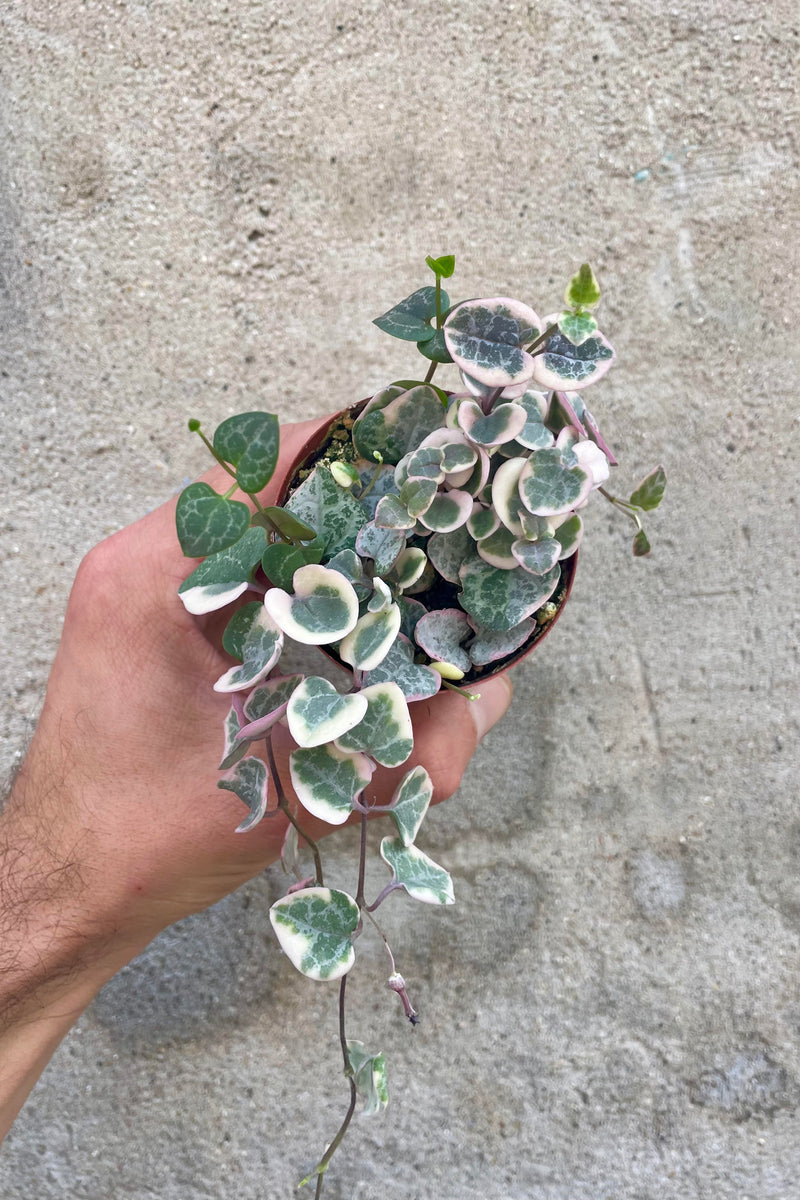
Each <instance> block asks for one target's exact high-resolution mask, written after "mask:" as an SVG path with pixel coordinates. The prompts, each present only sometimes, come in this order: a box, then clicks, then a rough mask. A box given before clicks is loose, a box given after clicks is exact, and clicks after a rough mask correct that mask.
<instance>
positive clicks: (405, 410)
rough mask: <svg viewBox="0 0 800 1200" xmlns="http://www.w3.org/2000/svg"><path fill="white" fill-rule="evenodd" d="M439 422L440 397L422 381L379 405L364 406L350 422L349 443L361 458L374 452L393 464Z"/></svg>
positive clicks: (440, 415) (415, 447) (440, 417)
mask: <svg viewBox="0 0 800 1200" xmlns="http://www.w3.org/2000/svg"><path fill="white" fill-rule="evenodd" d="M443 424H444V410H443V408H442V403H441V400H440V399H439V396H438V394H437V392H436V391H435V390H434V389H433V388H432V387H430V386H429V385H428V384H424V383H423V384H418V385H417V386H416V387H413V388H410V389H409V390H408V391H406V392H401V394H400V395H399V396H397V397H395V398H394V399H393V400H390V401H389V403H388V404H387V405H386V406H385V407H383V408H377V407H375V408H369V407H368V408H366V409H365V410H364V412H363V413H362V414H361V416H360V417H359V418H358V419H357V420H356V422H355V424H354V425H353V442H354V444H355V447H356V449H357V451H358V453H359V454H360V455H362V457H363V458H366V459H370V458H373V457H374V454H375V452H376V451H377V452H378V453H379V454H380V455H381V457H382V460H383V462H385V463H392V464H393V465H396V464H397V463H399V462H400V459H401V458H402V457H403V455H405V454H408V452H409V451H410V450H416V449H417V447H418V446H419V445H420V443H421V442H422V441H423V439H424V438H425V437H426V436H427V435H428V434H429V433H432V432H433V430H434V429H438V428H440V427H441V426H442V425H443Z"/></svg>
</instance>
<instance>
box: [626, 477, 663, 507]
mask: <svg viewBox="0 0 800 1200" xmlns="http://www.w3.org/2000/svg"><path fill="white" fill-rule="evenodd" d="M666 486H667V475H666V472H665V470H664V468H663V467H661V466H658V467H656V468H655V470H653V471H651V472H650V474H649V475H645V477H644V479H643V480H642V482H641V483H640V484H639V485H638V487H636V488H634V490H633V491H632V492H631V504H635V505H636V507H637V508H642V509H644V511H645V512H650V511H651V510H652V509H654V508H658V506H659V504H660V503H661V501H662V500H663V498H664V488H665V487H666Z"/></svg>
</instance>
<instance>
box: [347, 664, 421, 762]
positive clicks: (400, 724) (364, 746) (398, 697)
mask: <svg viewBox="0 0 800 1200" xmlns="http://www.w3.org/2000/svg"><path fill="white" fill-rule="evenodd" d="M358 694H359V695H360V696H363V697H364V699H365V700H366V701H367V711H366V713H365V715H364V716H363V717H362V719H361V721H360V722H359V723H358V725H355V726H353V728H352V729H351V730H349V731H348V732H347V733H345V734H343V735H342V736H341V737H338V738H337V739H336V745H337V746H338V747H339V749H340V750H346V751H348V753H353V751H362V752H363V753H365V754H368V755H369V756H370V758H374V759H375V761H376V762H379V763H380V764H381V766H383V767H399V766H400V764H401V763H404V762H405V761H406V759H407V758H408V756H409V754H410V753H411V751H412V750H413V749H414V731H413V729H412V727H411V717H410V716H409V712H408V703H407V701H406V698H405V696H404V695H403V691H402V688H400V687H399V686H398V684H396V683H394V682H391V681H388V680H387V681H386V682H385V683H373V684H371V685H370V686H369V687H365V688H362V689H361V691H360V692H359V693H358Z"/></svg>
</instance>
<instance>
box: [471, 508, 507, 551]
mask: <svg viewBox="0 0 800 1200" xmlns="http://www.w3.org/2000/svg"><path fill="white" fill-rule="evenodd" d="M499 524H500V518H499V517H498V515H497V513H496V512H493V511H492V510H491V508H484V506H483V505H482V504H473V506H472V512H471V513H470V515H469V518H468V519H467V529H468V530H469V532H470V533H471V534H472V536H473V537H474V538H475V541H476V542H478V541H480V539H481V538H485V537H488V536H489V534H490V533H494V531H495V529H497V526H498V525H499Z"/></svg>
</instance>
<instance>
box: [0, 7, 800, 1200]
mask: <svg viewBox="0 0 800 1200" xmlns="http://www.w3.org/2000/svg"><path fill="white" fill-rule="evenodd" d="M0 27H1V28H2V58H3V80H4V84H3V87H4V92H3V100H2V122H3V130H2V141H3V146H4V154H3V162H2V173H1V175H0V185H1V186H2V193H3V195H2V204H1V205H0V221H1V222H2V225H1V226H0V253H1V254H2V267H3V272H2V273H3V290H2V292H0V302H1V303H2V306H3V325H4V336H3V348H2V380H1V382H2V396H3V398H2V429H3V444H4V445H3V454H2V470H3V473H4V481H5V487H4V494H5V497H6V500H5V512H4V515H3V518H2V525H3V539H2V544H3V549H2V558H3V580H4V588H3V610H4V636H3V644H4V647H5V655H4V658H3V663H2V676H3V695H4V696H6V697H7V700H8V702H7V704H6V706H5V708H4V713H3V726H4V728H3V733H4V738H5V740H4V743H3V758H4V763H5V766H7V767H11V766H12V765H13V763H14V761H15V759H16V757H17V756H18V755H19V754H20V752H21V750H22V748H23V747H24V745H25V742H26V739H27V737H28V734H29V732H30V730H31V729H32V727H33V725H34V723H35V721H36V715H37V712H38V709H39V705H40V702H41V698H42V694H43V689H44V685H45V680H46V677H47V671H48V664H49V662H50V660H51V657H52V655H53V652H54V648H55V645H56V641H57V638H58V634H59V625H60V619H61V615H62V613H63V609H64V604H65V601H66V597H67V592H68V588H69V584H70V581H71V578H72V575H73V573H74V571H75V568H76V565H77V563H78V561H79V559H80V557H81V555H82V554H83V553H84V552H85V551H86V550H87V549H88V548H89V547H90V546H91V545H92V544H93V543H94V542H95V541H96V540H98V539H99V538H101V537H102V536H103V535H104V534H105V533H106V532H108V531H110V530H112V529H115V528H118V527H119V526H121V525H123V524H125V523H126V522H128V521H130V520H132V519H133V518H136V517H138V516H139V515H141V514H142V513H143V512H145V511H146V510H147V509H149V508H151V507H152V506H153V505H155V504H157V503H159V502H160V501H162V500H163V499H165V498H167V497H168V496H170V495H171V494H172V493H173V491H174V490H175V489H176V488H177V487H178V486H179V485H180V484H181V483H182V482H183V481H185V480H186V479H187V478H189V477H192V476H193V475H195V474H196V473H198V472H199V471H200V470H201V469H204V468H205V462H204V460H203V457H202V455H201V453H200V448H199V446H198V444H197V443H196V442H195V441H194V440H193V439H191V438H190V437H189V436H188V434H185V418H186V417H187V416H188V415H197V416H200V417H201V418H203V419H204V420H205V421H206V422H207V424H209V425H212V426H213V424H214V423H215V422H217V421H218V420H220V419H222V418H223V417H225V416H227V415H229V414H230V413H233V412H235V411H237V410H239V409H241V408H243V407H246V406H252V405H253V404H254V403H257V404H259V405H264V406H267V407H269V408H272V409H274V410H276V411H278V412H280V414H281V415H282V416H283V417H285V418H298V417H302V416H310V415H316V414H321V413H323V412H325V411H327V410H330V409H334V408H338V407H341V406H343V405H345V404H348V403H350V402H351V401H353V400H354V399H357V398H359V397H361V396H364V395H367V394H368V393H369V392H371V391H372V390H373V389H375V388H376V387H377V386H378V385H380V384H382V383H384V382H386V381H388V380H389V379H392V378H396V377H398V376H402V375H403V374H407V373H408V372H410V371H413V370H414V369H415V352H414V351H413V348H404V347H403V346H402V345H401V344H400V343H393V342H390V341H389V340H388V339H386V338H385V337H384V336H383V335H382V334H380V333H379V332H378V331H377V330H376V329H375V328H374V327H373V326H371V325H370V319H371V317H372V316H374V315H375V314H377V313H379V312H381V311H383V310H384V309H385V308H386V307H387V306H388V305H389V304H390V303H392V302H394V301H395V300H397V299H399V298H400V297H401V296H403V295H406V294H407V293H408V292H409V291H411V290H413V289H414V288H415V287H417V286H419V285H420V284H421V283H422V282H424V274H423V273H422V266H421V260H422V257H423V256H424V255H425V254H426V253H444V252H453V253H455V254H456V256H457V259H458V273H457V277H456V281H455V282H456V286H455V288H454V293H455V294H456V295H458V296H470V295H476V294H487V293H489V294H492V293H495V294H498V293H503V292H507V293H509V294H511V295H517V296H519V297H520V298H523V299H526V300H529V301H530V302H531V303H533V304H534V306H535V307H539V306H541V310H543V311H546V310H547V308H548V306H551V307H553V306H555V305H556V304H557V303H558V302H559V298H560V294H561V290H562V288H563V284H564V280H565V278H566V276H567V274H568V272H570V271H571V270H572V269H573V268H574V267H575V266H576V264H577V263H578V262H580V261H581V260H582V259H584V258H587V259H589V260H591V261H592V262H593V263H594V265H595V267H596V269H597V271H598V274H599V275H600V277H601V281H602V283H603V286H604V289H605V296H606V299H605V302H604V307H603V317H604V327H605V328H606V330H607V332H608V334H609V335H610V336H611V338H612V340H613V341H614V343H615V345H616V347H617V350H618V353H619V359H620V363H619V366H618V367H617V368H616V369H615V371H614V372H613V373H612V374H611V376H610V377H609V378H608V379H607V380H606V381H604V382H603V383H602V384H600V385H599V386H598V387H597V388H596V389H595V390H594V392H593V393H592V399H593V404H592V407H593V408H594V409H595V411H596V412H597V413H598V414H599V415H601V417H602V423H603V426H604V427H605V430H606V432H607V434H608V436H609V437H610V439H611V441H612V443H613V444H614V445H615V447H616V448H617V450H618V452H619V457H620V459H621V460H622V462H623V464H624V466H623V467H622V474H623V476H624V479H625V481H626V482H627V483H633V482H635V480H636V478H638V476H639V474H641V473H643V471H644V469H646V468H648V467H649V466H651V465H652V464H653V463H654V462H655V461H658V460H659V459H660V460H663V461H664V463H665V464H666V467H667V470H668V472H669V475H670V480H671V482H670V490H669V493H668V503H667V504H666V506H665V508H664V511H663V512H662V513H661V514H659V515H657V516H656V517H655V518H654V519H653V520H652V521H651V522H650V527H651V531H652V534H653V539H654V544H655V552H654V555H653V557H652V561H645V562H641V561H634V560H632V559H631V558H630V557H629V532H630V531H629V528H628V527H627V524H626V522H625V521H624V518H621V517H620V519H617V518H616V516H615V514H614V513H613V512H612V511H611V510H610V509H607V508H605V507H604V506H603V507H601V502H600V501H599V499H598V501H597V502H596V503H595V504H594V505H593V508H592V513H591V517H590V530H589V535H588V537H587V539H586V541H585V549H584V550H582V552H581V563H580V569H579V572H578V579H577V584H576V587H575V592H574V598H573V600H572V601H571V603H570V605H569V606H568V610H567V612H566V613H565V615H564V617H563V619H562V621H561V622H560V625H559V628H558V630H557V631H554V633H553V635H552V637H550V638H549V639H548V641H547V642H546V643H545V645H544V646H543V647H542V648H541V649H540V650H539V651H537V653H536V654H535V655H534V656H533V658H532V659H530V660H529V661H528V662H527V663H526V664H525V665H524V666H522V667H521V668H520V669H518V670H517V671H516V675H515V681H516V688H517V692H516V699H515V702H514V707H513V711H512V714H511V717H510V719H509V720H508V721H507V722H506V723H505V724H504V726H503V727H502V728H500V729H498V730H497V731H495V732H494V733H493V734H492V735H491V736H490V737H489V739H488V740H487V741H486V742H485V743H484V745H483V747H482V748H481V750H480V752H479V753H478V755H477V756H476V758H475V760H474V764H473V766H472V767H471V769H470V772H469V774H468V776H467V777H466V779H465V780H464V784H463V787H462V788H461V791H460V795H459V798H458V799H456V800H454V801H452V802H451V803H448V804H447V805H445V806H444V808H443V809H439V810H438V811H437V812H436V813H434V814H433V815H432V816H431V817H430V818H429V823H428V826H427V828H426V831H425V833H424V834H423V835H422V838H421V840H422V842H423V844H424V847H425V849H426V850H427V851H428V852H429V853H430V854H431V855H432V856H433V857H435V858H436V859H438V860H439V861H442V862H443V863H445V864H446V865H447V866H449V867H450V868H451V870H452V872H453V875H454V878H455V886H456V893H457V901H458V903H457V905H456V907H455V908H453V909H449V910H446V911H445V910H443V911H433V910H431V909H429V908H428V907H426V906H423V905H416V906H415V905H413V904H412V903H411V902H410V901H406V902H402V901H399V900H398V901H397V902H396V903H395V899H394V898H393V899H392V901H390V902H389V903H388V904H387V905H386V908H385V909H384V910H383V911H384V912H386V920H387V924H388V925H389V926H390V928H391V929H392V930H393V932H394V935H395V941H396V945H397V950H398V956H399V964H400V967H401V969H402V970H403V972H404V974H405V975H406V977H407V979H408V980H409V981H410V983H411V986H412V987H413V991H414V996H415V997H416V998H417V1000H418V1003H419V1006H420V1008H421V1009H422V1012H423V1017H424V1019H423V1022H422V1024H421V1025H420V1026H419V1027H418V1028H417V1029H416V1030H415V1031H413V1032H412V1031H411V1030H410V1029H409V1028H408V1027H407V1026H406V1025H405V1024H404V1023H403V1022H402V1020H401V1018H400V1017H399V1016H398V1006H397V1005H396V1003H395V1002H394V1000H393V999H392V997H390V996H388V994H386V993H385V992H384V991H383V989H382V980H383V977H384V974H385V963H384V960H383V952H382V951H381V949H380V947H379V946H378V945H376V944H375V943H374V942H367V944H366V945H364V946H363V950H362V954H361V959H360V967H359V969H358V970H357V972H356V973H355V975H354V976H353V988H352V998H353V1001H354V1003H353V1007H352V1011H353V1013H354V1017H353V1019H352V1023H351V1032H352V1034H353V1035H354V1036H360V1037H362V1038H363V1040H365V1041H368V1042H370V1043H375V1044H376V1045H382V1046H383V1047H384V1048H385V1050H386V1052H387V1056H388V1060H389V1065H390V1071H391V1087H392V1102H391V1107H390V1109H389V1111H388V1113H387V1114H386V1115H385V1116H384V1117H379V1118H374V1119H372V1120H364V1121H359V1122H358V1123H357V1125H356V1128H355V1132H354V1133H353V1135H352V1137H351V1138H350V1142H349V1148H348V1149H347V1151H346V1152H344V1153H343V1154H342V1156H341V1159H340V1161H338V1162H337V1163H336V1166H335V1169H332V1170H331V1172H330V1174H329V1176H328V1180H327V1182H326V1195H327V1196H329V1197H330V1200H345V1198H346V1200H356V1198H357V1200H367V1198H369V1200H371V1198H373V1197H384V1196H396V1197H403V1198H404V1200H410V1198H415V1200H428V1198H429V1197H432V1196H435V1197H438V1198H441V1200H523V1198H524V1200H645V1198H647V1200H650V1198H656V1197H657V1198H658V1200H695V1198H697V1200H700V1198H703V1200H707V1198H709V1197H714V1198H715V1200H734V1198H735V1200H745V1198H747V1200H796V1198H797V1197H800V1137H798V1132H797V1120H796V1109H797V1105H798V1100H799V1099H800V993H799V992H798V978H799V977H800V884H798V879H799V878H800V817H799V816H798V812H797V805H796V783H795V778H796V777H795V776H793V773H792V771H793V768H796V767H797V718H796V701H797V683H798V679H797V640H796V626H793V624H792V622H793V619H794V615H795V608H796V588H797V568H796V561H797V554H796V547H797V539H796V528H797V526H796V506H795V496H796V486H797V478H796V465H795V464H796V457H795V443H796V440H797V422H796V400H795V395H796V386H797V375H796V369H795V365H794V363H793V361H792V353H793V351H794V350H795V348H796V342H797V338H796V329H795V321H796V308H797V301H798V294H797V283H796V281H797V278H798V268H799V267H800V264H798V255H797V241H798V238H797V223H796V217H797V208H798V159H797V146H796V143H795V140H794V139H795V136H796V132H797V105H796V99H797V97H796V90H795V87H796V84H795V78H796V77H795V63H796V51H797V45H798V21H797V10H796V7H795V5H794V4H792V3H789V0H774V3H772V4H771V5H770V6H768V9H767V10H766V11H765V10H763V9H762V8H759V7H758V6H756V7H754V6H753V5H752V4H750V3H745V2H744V0H710V2H709V0H702V2H701V0H670V3H669V4H667V3H663V2H662V3H658V2H656V0H640V2H639V3H635V4H634V3H629V2H627V0H598V3H596V4H593V5H589V6H585V5H584V6H576V5H574V4H570V3H568V0H550V2H549V3H548V4H544V3H538V4H528V3H488V4H479V3H477V0H461V2H460V3H458V4H455V3H453V2H452V0H419V2H418V3H415V4H414V5H405V4H400V3H396V2H393V0H392V2H387V3H380V2H378V0H370V2H368V3H365V4H361V5H353V4H348V3H345V2H344V0H342V2H340V3H323V2H321V0H310V2H309V3H307V4H306V5H305V6H303V7H302V8H301V7H292V6H288V5H280V4H275V3H272V4H270V3H267V2H265V0H250V2H244V0H242V2H240V3H237V4H230V3H222V2H221V0H204V3H202V4H192V3H190V0H174V2H168V3H155V2H152V0H150V2H148V0H141V2H140V3H132V2H130V3H125V2H122V0H119V2H116V3H112V2H111V0H100V2H98V0H94V2H93V0H87V2H85V3H80V2H78V0H58V3H49V4H42V3H33V2H32V0H22V2H21V3H17V4H10V5H5V6H3V11H2V14H0ZM793 701H794V704H793ZM375 836H377V835H374V837H375ZM374 837H373V840H374ZM354 850H355V843H354V841H353V838H352V836H349V835H345V836H343V837H341V838H339V839H338V842H337V844H336V845H334V844H333V843H331V844H330V845H329V847H328V848H327V854H328V857H329V861H330V863H331V872H332V877H333V878H335V879H336V880H338V881H339V883H340V884H341V885H345V886H347V885H349V886H352V877H353V866H352V862H353V854H354ZM377 878H379V876H378V875H376V879H377ZM280 886H281V881H280V878H279V876H278V875H271V876H269V877H264V878H262V879H261V880H259V881H258V882H255V883H253V884H252V885H251V886H249V887H246V888H244V889H243V890H242V891H241V892H240V893H238V894H236V895H234V896H232V897H231V898H230V899H228V900H227V901H225V902H224V903H223V904H220V905H219V906H218V907H217V908H216V909H215V910H213V911H210V912H208V913H205V914H203V915H201V916H198V917H196V918H194V919H192V920H189V921H186V922H184V923H183V924H182V925H181V926H180V927H177V928H175V929H173V930H171V931H169V932H168V933H166V934H164V935H163V937H161V938H160V939H159V940H158V941H157V942H156V943H155V944H153V945H152V946H151V947H150V949H149V950H148V951H147V952H146V953H145V954H144V955H143V956H142V957H141V959H140V960H138V961H137V962H135V963H133V964H132V965H131V966H130V967H129V968H128V969H127V970H126V971H124V972H123V973H122V974H121V975H120V976H119V977H118V978H117V979H115V980H114V981H113V982H112V983H111V984H110V985H109V986H108V987H107V988H106V989H105V991H104V992H103V993H102V995H101V996H100V997H99V999H98V1000H97V1002H96V1003H95V1004H94V1005H93V1006H92V1008H91V1009H90V1011H89V1012H88V1013H87V1014H86V1016H85V1017H84V1018H83V1019H82V1020H81V1022H80V1024H79V1025H78V1027H77V1028H76V1029H75V1030H74V1032H73V1033H72V1034H71V1035H70V1036H69V1038H68V1039H67V1041H66V1042H65V1043H64V1045H63V1046H62V1048H61V1049H60V1050H59V1052H58V1053H57V1054H56V1056H55V1058H54V1060H53V1062H52V1064H51V1066H50V1067H49V1068H48V1070H47V1071H46V1073H45V1075H44V1077H43V1079H42V1081H41V1083H40V1084H39V1085H38V1086H37V1088H36V1090H35V1092H34V1094H33V1096H32V1098H31V1100H30V1102H29V1104H28V1106H27V1108H26V1109H25V1111H24V1113H23V1114H22V1116H21V1117H20V1119H19V1121H18V1122H17V1125H16V1127H15V1129H14V1130H13V1132H12V1135H11V1136H10V1137H9V1139H8V1141H7V1143H6V1147H5V1149H4V1153H3V1156H2V1158H0V1193H1V1194H2V1196H3V1197H4V1200H34V1198H35V1200H56V1198H58V1200H63V1198H64V1197H67V1196H68V1197H70V1198H75V1200H109V1198H110V1197H123V1196H124V1197H126V1198H128V1200H145V1198H146V1197H154V1196H158V1197H159V1198H160V1200H178V1198H180V1200H200V1198H201V1197H202V1198H205V1197H213V1198H214V1200H221V1198H223V1197H225V1198H226V1200H227V1198H228V1197H237V1200H256V1198H257V1197H258V1198H259V1200H281V1198H283V1197H289V1196H291V1195H292V1194H293V1186H294V1184H295V1183H296V1181H297V1180H298V1178H299V1176H300V1173H301V1172H302V1171H303V1170H304V1169H307V1168H308V1167H309V1166H310V1165H311V1164H312V1162H313V1159H314V1156H315V1154H316V1153H317V1152H318V1151H319V1149H320V1147H321V1146H322V1145H323V1144H324V1142H325V1141H326V1139H327V1138H329V1137H330V1136H331V1134H332V1132H333V1130H334V1128H335V1126H336V1124H337V1123H338V1120H339V1116H340V1113H341V1111H342V1109H343V1107H344V1104H345V1092H344V1088H343V1085H342V1081H341V1076H340V1065H339V1060H338V1048H337V1041H336V1028H335V1020H336V1018H335V1005H336V989H335V987H334V988H329V987H326V986H324V985H313V984H310V983H307V982H305V981H304V980H302V979H301V978H300V976H298V975H297V974H296V973H295V972H294V970H293V968H292V967H291V966H290V965H289V963H288V962H287V961H286V960H284V959H282V957H281V956H280V955H279V953H278V951H277V948H276V946H275V944H274V942H273V940H272V936H271V934H270V933H269V930H268V924H267V917H266V910H267V906H268V904H269V903H270V901H271V899H272V898H273V897H274V896H275V895H277V892H278V889H279V887H280ZM387 910H390V911H387ZM365 941H366V939H365Z"/></svg>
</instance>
